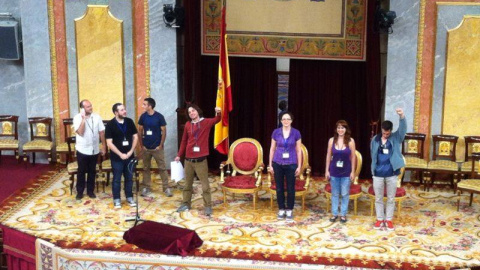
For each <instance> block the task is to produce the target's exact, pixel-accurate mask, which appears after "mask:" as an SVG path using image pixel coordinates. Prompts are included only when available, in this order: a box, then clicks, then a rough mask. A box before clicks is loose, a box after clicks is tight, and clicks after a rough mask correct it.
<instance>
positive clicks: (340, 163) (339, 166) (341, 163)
mask: <svg viewBox="0 0 480 270" xmlns="http://www.w3.org/2000/svg"><path fill="white" fill-rule="evenodd" d="M337 167H338V168H343V161H341V160H339V161H337Z"/></svg>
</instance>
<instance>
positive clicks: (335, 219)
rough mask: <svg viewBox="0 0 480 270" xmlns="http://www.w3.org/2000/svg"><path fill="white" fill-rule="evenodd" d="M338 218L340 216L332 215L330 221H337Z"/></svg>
mask: <svg viewBox="0 0 480 270" xmlns="http://www.w3.org/2000/svg"><path fill="white" fill-rule="evenodd" d="M337 218H338V216H334V217H331V218H330V222H335V221H337Z"/></svg>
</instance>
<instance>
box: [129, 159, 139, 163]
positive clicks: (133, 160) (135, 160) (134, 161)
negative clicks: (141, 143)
mask: <svg viewBox="0 0 480 270" xmlns="http://www.w3.org/2000/svg"><path fill="white" fill-rule="evenodd" d="M130 163H133V164H138V159H137V158H134V159H132V160H130Z"/></svg>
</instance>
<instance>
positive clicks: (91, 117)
mask: <svg viewBox="0 0 480 270" xmlns="http://www.w3.org/2000/svg"><path fill="white" fill-rule="evenodd" d="M90 119H92V126H90V123H88V119H85V122H86V123H87V126H88V128H89V129H90V130H91V131H92V135H93V133H94V132H93V127H94V124H93V116H90Z"/></svg>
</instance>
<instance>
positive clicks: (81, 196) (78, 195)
mask: <svg viewBox="0 0 480 270" xmlns="http://www.w3.org/2000/svg"><path fill="white" fill-rule="evenodd" d="M75 198H76V199H77V200H81V199H82V198H83V194H78V193H77V197H75Z"/></svg>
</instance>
